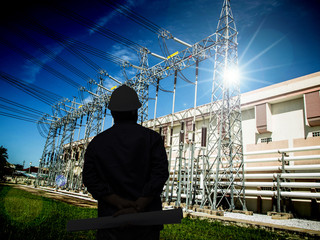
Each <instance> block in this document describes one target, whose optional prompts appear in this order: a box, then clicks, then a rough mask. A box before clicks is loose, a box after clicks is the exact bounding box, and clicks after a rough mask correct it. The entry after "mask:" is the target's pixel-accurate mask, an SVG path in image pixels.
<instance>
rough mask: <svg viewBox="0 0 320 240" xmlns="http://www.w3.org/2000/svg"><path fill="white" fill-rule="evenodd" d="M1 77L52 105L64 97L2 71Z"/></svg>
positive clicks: (0, 72)
mask: <svg viewBox="0 0 320 240" xmlns="http://www.w3.org/2000/svg"><path fill="white" fill-rule="evenodd" d="M0 79H1V80H3V81H5V82H7V83H8V84H10V85H12V86H13V87H15V88H18V89H20V90H21V91H23V92H25V93H26V94H28V95H30V96H32V97H34V98H36V99H38V100H39V101H41V102H43V103H45V104H47V105H50V106H51V105H52V104H54V103H55V102H57V101H58V100H59V99H61V98H62V97H61V96H59V95H58V94H55V93H53V92H50V91H48V90H46V89H43V88H40V87H38V86H36V85H34V84H32V83H27V82H26V81H24V80H22V79H19V78H16V77H14V76H12V75H10V74H8V73H5V72H2V71H0Z"/></svg>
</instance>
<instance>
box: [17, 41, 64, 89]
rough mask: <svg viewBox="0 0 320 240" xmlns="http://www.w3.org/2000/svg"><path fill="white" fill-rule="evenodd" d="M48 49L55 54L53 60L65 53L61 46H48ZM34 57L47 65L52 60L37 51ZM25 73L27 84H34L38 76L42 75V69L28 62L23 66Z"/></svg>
mask: <svg viewBox="0 0 320 240" xmlns="http://www.w3.org/2000/svg"><path fill="white" fill-rule="evenodd" d="M46 48H47V49H51V51H52V52H53V53H54V55H53V56H52V58H54V57H56V56H57V55H59V54H60V53H61V52H62V51H63V49H64V48H63V47H61V46H46ZM33 56H34V57H35V58H36V59H37V60H39V61H40V62H42V63H44V64H47V63H48V62H50V61H51V58H49V57H48V56H47V55H44V54H43V53H42V52H40V51H37V52H35V53H34V54H33ZM22 68H23V73H24V79H23V80H25V81H26V82H29V83H34V82H35V81H36V79H37V75H38V74H39V73H40V71H41V69H42V67H41V66H39V65H37V64H35V63H33V62H31V61H26V62H25V64H24V65H22Z"/></svg>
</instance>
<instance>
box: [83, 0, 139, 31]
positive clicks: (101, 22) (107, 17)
mask: <svg viewBox="0 0 320 240" xmlns="http://www.w3.org/2000/svg"><path fill="white" fill-rule="evenodd" d="M134 5H135V2H134V1H131V0H128V1H127V3H126V4H125V5H124V6H125V7H127V8H129V9H130V8H131V7H133V6H134ZM117 9H119V8H117ZM120 9H121V8H120ZM117 14H119V13H118V11H117V10H113V11H112V12H111V13H108V14H106V15H104V16H102V17H100V18H99V19H98V20H97V21H96V23H97V25H99V26H101V27H103V26H105V25H106V24H108V22H109V21H110V20H112V19H113V18H114V17H115V16H116V15H117ZM95 29H96V28H94V29H89V34H90V35H92V34H94V32H95Z"/></svg>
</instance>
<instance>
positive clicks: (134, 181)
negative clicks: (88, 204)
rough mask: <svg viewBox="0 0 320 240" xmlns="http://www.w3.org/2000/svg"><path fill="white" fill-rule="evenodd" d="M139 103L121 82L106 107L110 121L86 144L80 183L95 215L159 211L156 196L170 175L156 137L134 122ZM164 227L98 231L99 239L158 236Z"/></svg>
mask: <svg viewBox="0 0 320 240" xmlns="http://www.w3.org/2000/svg"><path fill="white" fill-rule="evenodd" d="M140 107H141V103H140V102H139V99H138V96H137V93H136V92H135V91H134V90H133V89H132V88H130V87H128V86H126V85H122V86H120V87H119V88H117V89H116V90H115V91H114V92H113V93H112V95H111V98H110V102H109V106H108V108H109V109H110V110H111V114H112V116H113V118H114V125H113V126H112V127H111V128H109V129H107V130H106V131H104V132H102V133H100V134H98V135H97V136H96V137H95V138H94V139H93V140H92V141H91V142H90V144H89V145H88V148H87V150H86V153H85V162H84V168H83V183H84V185H85V186H86V187H87V189H88V191H89V192H90V193H91V194H92V196H93V197H94V198H95V199H97V200H98V216H99V217H103V216H111V215H113V216H118V215H121V214H128V213H136V212H143V211H158V210H161V209H162V204H161V199H160V194H161V192H162V190H163V186H164V184H165V182H166V180H167V178H168V176H169V173H168V160H167V155H166V152H165V148H164V146H163V141H162V138H161V136H160V135H159V134H158V133H157V132H155V131H153V130H150V129H148V128H145V127H142V126H141V125H139V124H137V119H138V113H137V112H138V109H139V108H140ZM161 229H163V226H162V225H160V226H150V227H133V226H126V227H121V228H114V229H105V230H98V234H97V238H98V239H123V240H127V239H128V240H129V239H139V240H140V239H141V240H142V239H159V234H160V230H161Z"/></svg>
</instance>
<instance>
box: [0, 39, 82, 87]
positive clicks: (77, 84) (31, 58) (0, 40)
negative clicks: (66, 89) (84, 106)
mask: <svg viewBox="0 0 320 240" xmlns="http://www.w3.org/2000/svg"><path fill="white" fill-rule="evenodd" d="M0 42H1V43H2V44H3V45H6V46H7V47H9V48H10V49H11V50H13V51H15V52H17V53H19V54H20V55H22V56H23V57H24V58H26V59H27V60H29V61H30V62H32V63H34V64H36V65H38V66H40V67H41V68H43V69H44V70H46V71H47V72H49V73H51V74H52V75H54V76H56V77H58V78H59V79H61V80H62V81H64V82H66V83H67V84H69V85H71V86H72V87H75V88H79V87H81V85H80V84H79V83H77V82H75V81H73V80H72V79H71V78H69V77H67V76H65V75H64V74H62V73H60V72H58V71H57V70H55V69H53V68H52V67H50V66H49V65H47V64H45V63H43V62H42V61H40V60H39V59H37V58H35V57H33V56H32V55H30V54H29V53H27V52H25V51H24V50H22V49H21V48H19V47H17V46H15V45H13V44H12V43H10V42H9V41H7V40H5V39H4V38H0Z"/></svg>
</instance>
